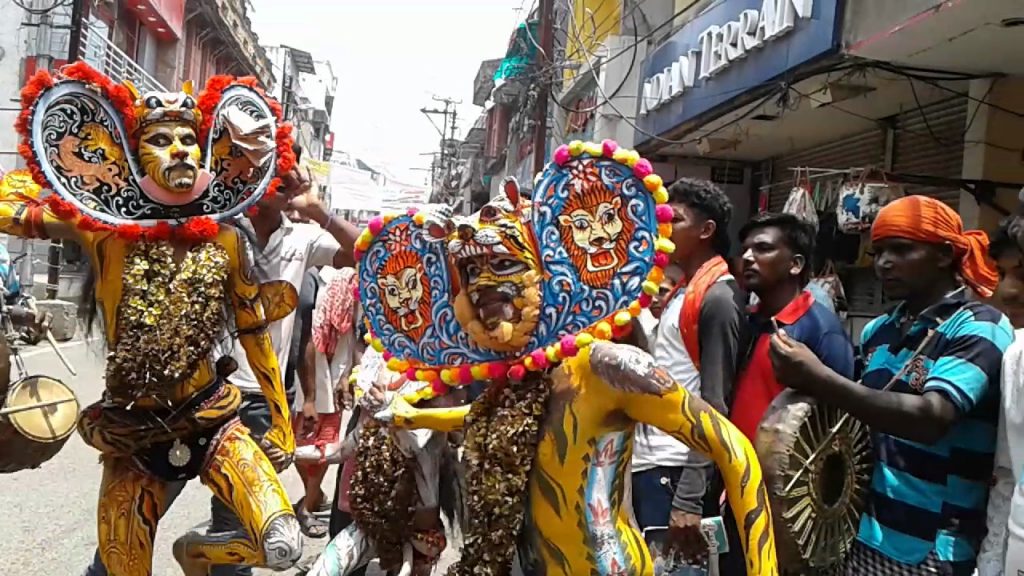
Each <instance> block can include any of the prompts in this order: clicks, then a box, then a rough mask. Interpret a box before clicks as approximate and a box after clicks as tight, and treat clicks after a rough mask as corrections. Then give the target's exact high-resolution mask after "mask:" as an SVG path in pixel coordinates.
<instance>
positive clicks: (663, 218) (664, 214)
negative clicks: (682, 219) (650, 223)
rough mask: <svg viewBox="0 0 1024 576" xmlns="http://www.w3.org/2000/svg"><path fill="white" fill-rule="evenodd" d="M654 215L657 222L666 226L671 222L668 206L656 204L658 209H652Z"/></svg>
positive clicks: (669, 207)
mask: <svg viewBox="0 0 1024 576" xmlns="http://www.w3.org/2000/svg"><path fill="white" fill-rule="evenodd" d="M654 215H655V216H657V217H658V222H661V223H662V224H666V223H668V222H671V221H672V207H671V206H669V205H668V204H658V207H657V208H655V209H654Z"/></svg>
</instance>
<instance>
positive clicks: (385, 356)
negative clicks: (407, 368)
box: [381, 350, 394, 362]
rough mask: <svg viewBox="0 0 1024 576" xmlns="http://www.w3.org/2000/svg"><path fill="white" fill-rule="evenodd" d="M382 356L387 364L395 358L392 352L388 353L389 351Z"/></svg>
mask: <svg viewBox="0 0 1024 576" xmlns="http://www.w3.org/2000/svg"><path fill="white" fill-rule="evenodd" d="M381 356H382V357H383V358H384V361H385V362H387V361H388V360H391V359H392V358H394V356H392V355H391V352H388V351H387V350H385V351H384V352H383V354H381Z"/></svg>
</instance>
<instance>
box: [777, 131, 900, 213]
mask: <svg viewBox="0 0 1024 576" xmlns="http://www.w3.org/2000/svg"><path fill="white" fill-rule="evenodd" d="M884 161H885V132H883V131H882V130H878V129H873V130H869V131H867V132H862V133H860V134H854V135H852V136H846V137H843V138H841V139H839V140H836V141H835V142H829V143H827V144H820V145H818V146H812V147H811V148H807V149H806V150H802V151H800V152H794V153H792V154H787V155H785V156H779V157H777V158H775V159H774V160H772V182H771V183H772V188H771V195H770V196H769V197H768V210H770V211H772V212H781V211H782V208H783V206H785V205H786V198H788V197H789V191H790V189H791V188H792V184H793V175H794V172H793V171H792V170H791V168H806V167H810V168H829V169H835V170H846V169H847V168H860V167H863V166H879V167H880V166H882V163H883V162H884Z"/></svg>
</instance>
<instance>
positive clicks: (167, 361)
mask: <svg viewBox="0 0 1024 576" xmlns="http://www.w3.org/2000/svg"><path fill="white" fill-rule="evenodd" d="M227 273H228V254H227V251H226V250H225V249H224V247H223V246H220V245H219V244H215V243H212V242H208V243H203V244H199V245H196V246H194V247H193V248H191V249H190V250H189V251H188V252H187V253H186V254H185V257H184V259H183V260H182V261H181V263H180V264H176V263H175V261H174V248H173V246H171V244H169V243H167V242H163V241H159V242H138V243H136V244H134V245H132V248H131V250H130V251H129V252H128V253H127V254H126V255H125V263H124V277H123V280H122V282H123V290H122V295H121V305H120V306H119V308H118V316H117V344H116V345H115V347H114V351H113V352H111V353H110V354H109V355H108V358H107V386H108V388H109V389H110V391H111V393H112V394H113V395H114V397H115V398H119V399H129V400H131V399H134V398H137V397H141V396H153V395H160V394H166V393H167V392H168V388H169V387H170V386H173V385H175V384H178V383H180V382H182V381H183V380H185V379H187V378H188V377H190V376H191V375H192V374H193V373H194V372H195V369H196V367H197V366H198V364H199V362H201V361H202V360H204V359H206V358H209V356H210V353H211V351H212V349H213V345H214V343H215V342H216V339H217V336H218V335H219V334H220V333H221V330H222V327H223V325H224V314H225V312H224V310H225V305H226V296H225V287H224V283H225V281H226V278H227Z"/></svg>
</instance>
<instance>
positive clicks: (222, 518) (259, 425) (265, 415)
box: [83, 394, 270, 576]
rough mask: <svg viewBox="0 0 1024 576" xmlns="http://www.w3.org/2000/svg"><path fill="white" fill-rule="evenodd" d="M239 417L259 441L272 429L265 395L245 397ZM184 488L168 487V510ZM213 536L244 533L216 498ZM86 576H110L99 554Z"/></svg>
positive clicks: (233, 570)
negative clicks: (236, 532) (233, 532)
mask: <svg viewBox="0 0 1024 576" xmlns="http://www.w3.org/2000/svg"><path fill="white" fill-rule="evenodd" d="M238 417H239V419H240V420H241V421H242V424H245V425H246V426H247V427H248V428H249V429H250V430H251V431H252V435H253V437H254V438H259V437H260V436H263V435H264V434H266V433H267V430H269V429H270V405H268V404H267V399H266V398H264V397H263V395H262V394H243V396H242V404H241V406H239V407H238ZM184 488H185V482H171V483H168V484H167V509H168V510H169V509H170V508H171V504H172V503H173V502H174V500H175V499H176V498H177V497H178V495H179V494H181V491H182V489H184ZM210 512H211V519H210V529H209V531H210V532H231V531H236V530H244V528H243V527H242V523H241V522H240V521H239V520H238V517H237V516H235V513H234V512H232V511H231V509H230V508H228V507H227V506H226V505H225V504H224V503H223V502H221V501H220V499H219V498H217V497H216V496H214V497H213V498H212V499H211V502H210ZM83 576H108V575H107V568H106V567H105V566H104V565H103V561H102V560H100V552H99V550H96V552H95V554H94V555H93V559H92V564H90V565H89V567H88V568H86V569H85V574H83ZM210 576H252V568H250V567H248V566H214V567H213V568H211V569H210Z"/></svg>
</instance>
